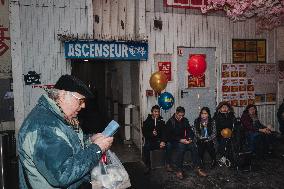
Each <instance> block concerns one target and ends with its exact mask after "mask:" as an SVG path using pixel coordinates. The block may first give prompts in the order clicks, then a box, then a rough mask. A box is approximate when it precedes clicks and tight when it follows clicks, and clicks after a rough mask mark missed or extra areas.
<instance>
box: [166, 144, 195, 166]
mask: <svg viewBox="0 0 284 189" xmlns="http://www.w3.org/2000/svg"><path fill="white" fill-rule="evenodd" d="M173 150H176V153H177V157H176V161H175V162H174V163H175V164H176V167H177V169H178V170H179V171H182V168H183V160H184V154H185V152H186V151H190V153H191V159H192V163H193V165H194V167H200V165H201V163H200V158H199V156H198V150H197V146H196V144H195V143H190V144H182V143H180V142H168V143H167V148H166V163H167V164H170V165H171V164H172V163H173V161H172V151H173Z"/></svg>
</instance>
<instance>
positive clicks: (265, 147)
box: [241, 104, 273, 156]
mask: <svg viewBox="0 0 284 189" xmlns="http://www.w3.org/2000/svg"><path fill="white" fill-rule="evenodd" d="M241 123H242V125H243V127H244V128H245V130H246V136H247V140H248V143H249V146H250V150H251V151H252V152H254V153H256V154H257V155H259V156H263V155H264V153H267V152H268V151H269V145H270V144H271V141H272V140H273V139H272V137H273V136H272V133H271V128H270V127H271V126H265V125H263V124H262V123H261V122H260V121H259V119H258V115H257V107H256V106H255V105H253V104H250V105H248V106H247V107H246V108H245V110H244V112H243V114H242V116H241Z"/></svg>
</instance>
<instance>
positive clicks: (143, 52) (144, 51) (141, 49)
mask: <svg viewBox="0 0 284 189" xmlns="http://www.w3.org/2000/svg"><path fill="white" fill-rule="evenodd" d="M137 52H138V53H140V54H141V56H144V54H146V50H145V48H144V47H138V48H137Z"/></svg>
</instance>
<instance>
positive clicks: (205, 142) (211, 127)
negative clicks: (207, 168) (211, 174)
mask: <svg viewBox="0 0 284 189" xmlns="http://www.w3.org/2000/svg"><path fill="white" fill-rule="evenodd" d="M194 127H195V136H196V140H197V147H198V153H199V156H200V159H201V161H202V162H203V157H204V153H205V151H207V152H208V153H209V155H210V157H211V168H213V167H215V166H216V153H215V148H214V139H215V138H216V127H215V121H214V120H213V119H212V118H211V114H210V109H209V108H208V107H203V108H201V110H200V113H199V116H198V118H197V119H195V121H194Z"/></svg>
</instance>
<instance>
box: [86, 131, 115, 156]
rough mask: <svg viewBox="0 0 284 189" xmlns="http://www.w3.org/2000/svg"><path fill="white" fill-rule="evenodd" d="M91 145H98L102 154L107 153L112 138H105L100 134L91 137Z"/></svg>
mask: <svg viewBox="0 0 284 189" xmlns="http://www.w3.org/2000/svg"><path fill="white" fill-rule="evenodd" d="M91 141H92V143H94V144H96V145H98V146H99V147H100V148H101V150H102V152H105V151H107V150H108V149H109V148H110V147H111V145H112V142H113V137H105V136H104V135H102V134H101V133H98V134H95V135H93V136H92V137H91Z"/></svg>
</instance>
